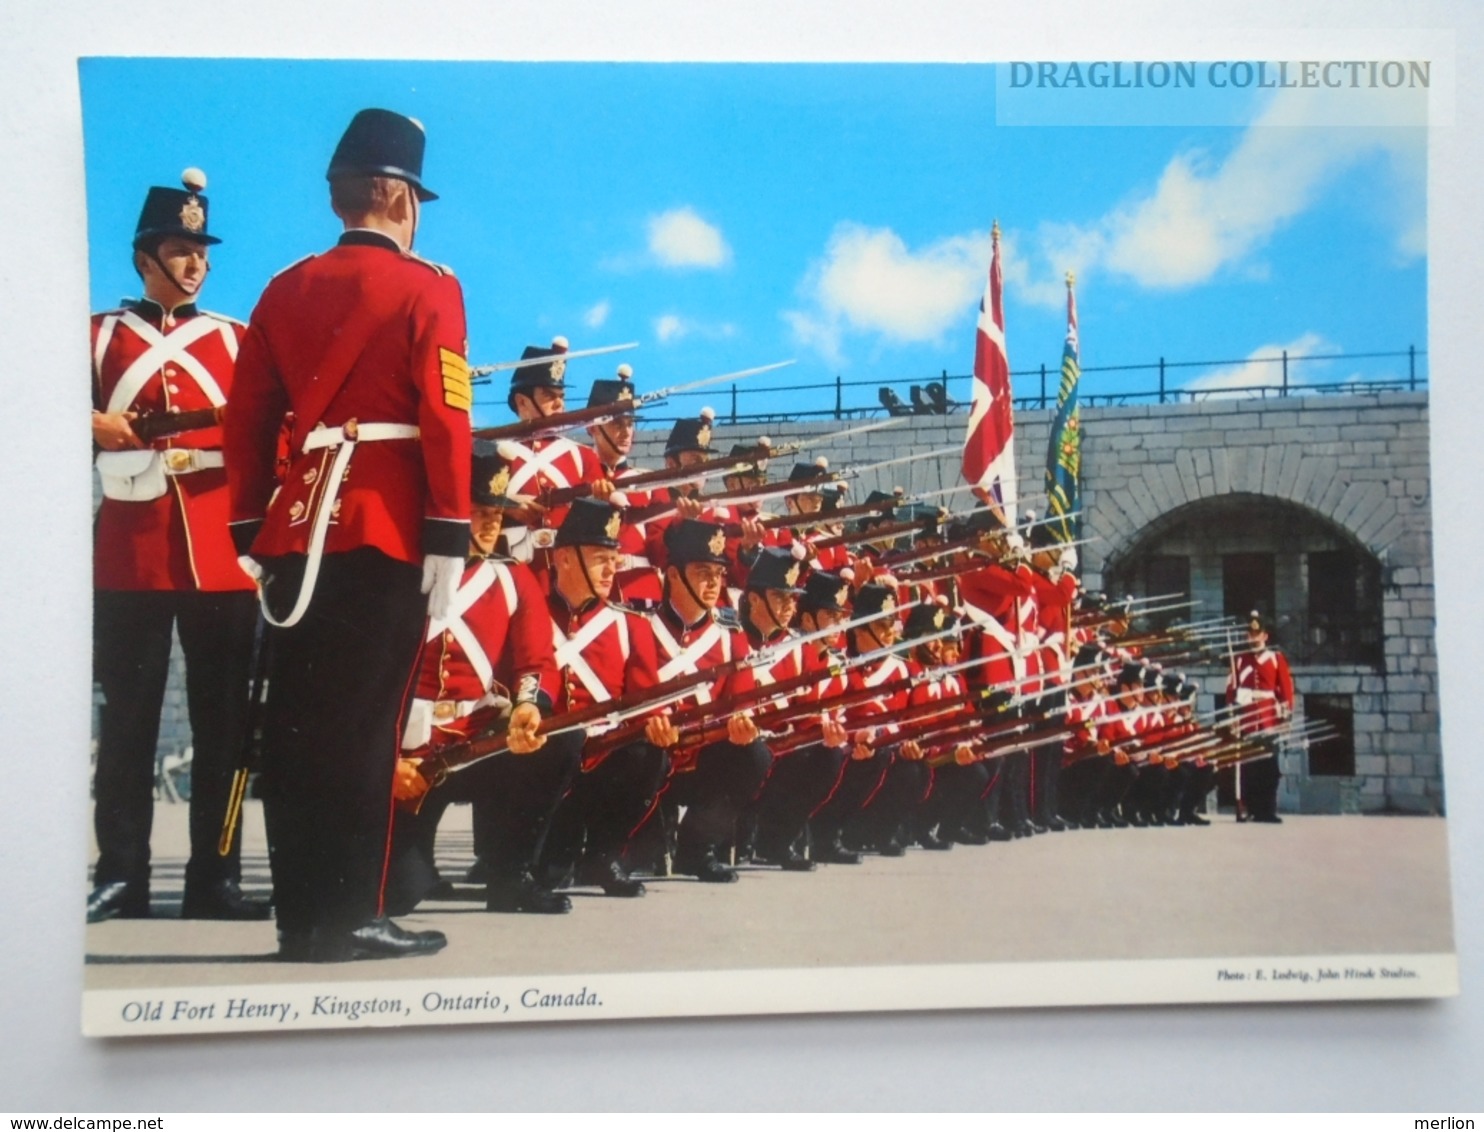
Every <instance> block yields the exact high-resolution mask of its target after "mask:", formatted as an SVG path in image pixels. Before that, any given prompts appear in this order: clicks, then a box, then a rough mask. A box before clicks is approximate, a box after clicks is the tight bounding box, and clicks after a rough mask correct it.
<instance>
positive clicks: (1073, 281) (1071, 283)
mask: <svg viewBox="0 0 1484 1132" xmlns="http://www.w3.org/2000/svg"><path fill="white" fill-rule="evenodd" d="M1076 285H1077V273H1076V272H1075V271H1069V272H1067V286H1068V287H1075V286H1076Z"/></svg>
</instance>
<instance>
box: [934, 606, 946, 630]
mask: <svg viewBox="0 0 1484 1132" xmlns="http://www.w3.org/2000/svg"><path fill="white" fill-rule="evenodd" d="M943 616H944V614H943V610H941V609H940V610H938V611H937V612H936V613H934V614H933V628H934V629H941V628H943Z"/></svg>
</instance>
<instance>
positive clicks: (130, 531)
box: [88, 169, 269, 922]
mask: <svg viewBox="0 0 1484 1132" xmlns="http://www.w3.org/2000/svg"><path fill="white" fill-rule="evenodd" d="M182 180H183V182H184V184H185V189H184V190H181V189H170V188H152V189H150V190H149V193H148V195H147V196H146V198H145V202H144V208H143V211H142V212H141V213H140V216H139V223H138V225H137V226H136V229H137V230H136V232H135V235H134V265H135V268H136V269H137V270H138V272H139V275H140V278H141V279H142V280H143V282H144V298H142V299H139V300H137V301H133V302H129V303H125V304H124V305H123V306H122V307H120V308H119V309H117V310H112V311H107V312H105V313H103V314H98V315H94V316H93V322H92V346H93V350H92V354H93V440H94V443H95V444H96V446H97V447H98V448H99V449H100V450H101V451H100V453H99V456H98V471H99V474H100V477H101V479H102V482H103V495H104V498H103V503H102V505H101V507H100V508H99V510H98V521H97V525H96V527H95V528H94V538H95V545H94V552H93V585H94V590H95V593H94V618H93V649H94V652H93V663H94V670H95V675H96V678H97V680H98V683H99V684H100V685H101V686H102V689H103V699H104V703H103V710H102V714H101V720H100V728H99V735H98V766H97V776H96V779H95V781H94V794H95V798H96V810H95V814H94V825H95V828H96V830H97V836H98V849H99V856H98V866H97V869H96V872H95V876H94V881H95V885H96V887H95V889H94V891H93V892H92V894H91V895H90V897H89V899H88V920H89V921H90V922H91V921H97V920H102V919H107V918H108V917H109V916H115V915H122V916H130V917H138V916H147V915H149V910H150V908H149V875H150V864H149V861H150V853H149V838H150V826H151V819H152V817H153V814H154V782H155V747H156V743H157V742H158V739H159V731H160V708H161V705H162V704H163V702H164V698H165V683H166V678H167V676H168V675H169V668H170V636H171V629H172V626H173V627H175V628H176V629H178V631H179V633H180V642H181V648H182V649H183V651H184V653H185V659H186V696H187V702H188V705H189V709H190V718H191V740H192V747H193V757H192V761H191V788H192V789H191V815H190V834H191V856H190V861H189V863H188V864H187V865H186V875H185V897H184V901H183V903H182V906H181V914H182V915H184V916H186V917H187V918H203V919H265V918H266V917H267V916H268V914H269V909H268V906H267V905H266V904H263V903H259V902H254V901H249V900H246V899H244V897H243V895H242V891H241V889H240V887H239V886H238V880H239V879H240V876H241V869H240V863H239V853H240V846H241V841H240V837H239V839H238V840H237V841H236V842H234V844H233V846H232V850H231V852H230V854H228V855H227V856H226V857H222V856H219V855H218V853H217V844H216V843H217V839H218V837H219V836H220V833H221V826H222V817H223V815H224V814H225V813H226V809H227V799H228V794H229V792H230V789H231V782H232V775H233V771H234V769H235V766H236V760H237V759H238V757H239V756H240V755H241V753H242V746H243V742H244V739H245V737H246V736H245V730H246V723H247V699H248V696H247V691H248V669H249V667H250V666H251V657H252V647H253V631H254V628H255V626H256V623H257V611H256V608H255V604H254V602H253V597H252V581H251V579H249V578H248V576H247V575H246V574H244V573H243V572H242V569H241V567H240V566H238V565H237V556H236V553H235V551H234V550H233V548H232V540H231V538H230V537H229V535H228V533H227V476H226V472H224V471H223V470H222V453H221V446H222V438H221V428H220V426H219V425H217V424H215V423H214V421H212V420H211V418H212V413H211V410H213V409H215V410H220V409H221V408H222V407H223V406H224V405H225V404H226V399H227V396H228V394H230V393H231V392H232V371H233V367H234V363H235V361H236V358H237V348H238V343H239V340H240V337H241V334H242V324H241V323H238V322H235V321H233V320H231V319H227V318H223V317H222V316H220V315H213V314H208V313H206V312H204V311H200V310H198V309H197V307H196V303H195V299H196V295H197V294H198V293H199V291H200V289H201V285H202V284H203V283H204V282H205V279H206V269H207V247H208V245H211V244H216V243H219V242H220V241H219V240H218V238H217V237H216V236H213V235H211V234H210V233H209V232H208V231H207V220H206V209H207V202H206V198H205V197H204V196H202V195H201V190H202V189H204V188H205V186H206V178H205V176H204V174H202V173H201V172H200V171H199V170H196V169H187V170H186V172H185V174H184V176H183V178H182ZM203 410H204V411H205V413H204V415H205V416H206V417H207V418H208V423H206V424H205V425H204V426H202V427H195V428H192V429H190V430H189V431H184V432H174V433H173V434H171V435H168V436H161V437H159V438H158V439H154V440H151V441H149V442H145V441H143V440H141V439H140V438H139V436H138V434H136V433H135V431H134V425H136V424H137V425H138V426H139V427H140V429H141V430H144V428H145V421H147V420H148V419H149V418H151V417H154V416H156V415H161V416H162V415H164V414H167V413H177V414H179V413H192V414H193V415H202V411H203ZM141 418H144V420H141ZM146 435H148V434H146Z"/></svg>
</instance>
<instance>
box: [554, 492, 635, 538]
mask: <svg viewBox="0 0 1484 1132" xmlns="http://www.w3.org/2000/svg"><path fill="white" fill-rule="evenodd" d="M622 525H623V511H622V510H621V509H620V508H617V507H615V506H613V504H611V503H604V502H603V501H602V500H599V499H574V500H573V501H572V509H571V510H570V511H568V512H567V517H566V518H565V519H563V520H562V525H561V526H560V527H558V528H557V533H556V538H555V539H554V540H552V546H603V547H607V548H608V549H609V550H617V549H618V531H619V528H620V527H621V526H622Z"/></svg>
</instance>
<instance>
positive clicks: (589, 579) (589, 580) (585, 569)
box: [573, 546, 694, 605]
mask: <svg viewBox="0 0 1484 1132" xmlns="http://www.w3.org/2000/svg"><path fill="white" fill-rule="evenodd" d="M573 549H575V550H576V551H577V561H578V562H581V563H582V581H583V584H584V585H586V586H587V592H588V593H589V594H590V595H591V597H592V599H593V600H594V601H595V602H597V603H598V604H599V605H601V604H602V603H603V599H602V598H600V597H599V596H598V590H597V587H596V586H594V585H593V575H592V570H591V568H590V567H589V566H588V564H587V547H585V546H578V547H574V548H573ZM692 596H694V595H692Z"/></svg>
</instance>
